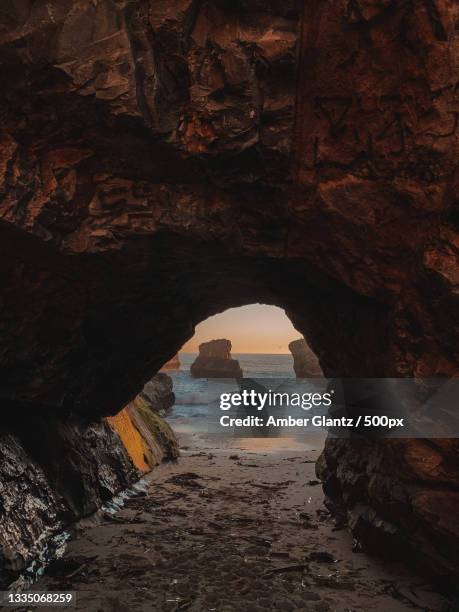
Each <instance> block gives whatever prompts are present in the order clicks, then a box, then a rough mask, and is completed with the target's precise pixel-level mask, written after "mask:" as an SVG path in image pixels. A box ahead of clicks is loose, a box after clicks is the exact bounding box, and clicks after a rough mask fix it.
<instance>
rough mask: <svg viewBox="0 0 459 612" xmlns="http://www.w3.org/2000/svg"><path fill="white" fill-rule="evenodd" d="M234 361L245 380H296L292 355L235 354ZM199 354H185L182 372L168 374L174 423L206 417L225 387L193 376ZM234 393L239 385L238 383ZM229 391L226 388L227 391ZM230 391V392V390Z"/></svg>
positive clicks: (171, 418)
mask: <svg viewBox="0 0 459 612" xmlns="http://www.w3.org/2000/svg"><path fill="white" fill-rule="evenodd" d="M232 356H233V359H237V360H238V361H239V365H240V366H241V368H242V371H243V373H244V377H245V378H255V379H273V378H276V379H295V373H294V370H293V358H292V356H291V355H262V354H245V353H240V354H237V353H233V355H232ZM196 357H197V355H196V354H193V353H181V354H180V364H181V369H180V370H177V371H172V372H168V375H169V376H170V377H171V378H172V380H173V382H174V393H175V398H176V399H175V406H174V409H173V412H172V414H171V416H170V420H171V422H172V424H173V420H174V418H179V417H182V418H183V417H185V418H188V419H193V418H199V417H201V418H206V417H207V415H208V410H209V405H210V404H211V403H212V402H213V401H215V397H216V395H217V394H218V393H219V392H220V391H221V386H219V385H217V384H214V383H212V381H210V382H209V381H208V380H207V379H202V378H193V377H192V376H191V375H190V366H191V364H192V363H193V361H194V360H195V359H196ZM233 387H234V391H237V386H236V385H235V384H234V385H233ZM225 390H226V389H225ZM228 390H229V389H228Z"/></svg>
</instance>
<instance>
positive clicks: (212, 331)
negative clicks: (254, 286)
mask: <svg viewBox="0 0 459 612" xmlns="http://www.w3.org/2000/svg"><path fill="white" fill-rule="evenodd" d="M301 337H302V336H301V334H300V333H299V332H298V331H296V329H295V328H294V327H293V325H292V324H291V322H290V320H289V319H288V318H287V315H286V314H285V312H284V311H283V310H282V309H281V308H277V307H276V306H266V305H264V304H251V305H250V306H242V307H241V308H230V309H229V310H226V311H225V312H223V313H221V314H218V315H215V316H214V317H210V318H209V319H207V320H206V321H203V322H202V323H200V324H199V325H198V326H197V327H196V333H195V335H194V336H193V338H192V339H191V340H190V341H189V342H187V343H186V344H185V345H184V346H183V348H182V349H181V352H184V353H197V352H198V347H199V345H200V344H201V342H207V341H208V340H216V339H217V338H227V339H228V340H231V342H232V344H233V348H232V352H233V353H289V350H288V344H289V342H291V341H292V340H297V339H298V338H301Z"/></svg>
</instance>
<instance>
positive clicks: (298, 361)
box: [288, 338, 324, 378]
mask: <svg viewBox="0 0 459 612" xmlns="http://www.w3.org/2000/svg"><path fill="white" fill-rule="evenodd" d="M288 348H289V349H290V352H291V353H292V355H293V369H294V370H295V374H296V377H297V378H319V377H323V375H324V374H323V372H322V368H321V367H320V364H319V360H318V359H317V357H316V356H315V354H314V353H313V352H312V351H311V349H310V348H309V345H308V344H307V342H306V340H305V339H304V338H301V339H299V340H294V341H293V342H290V344H289V345H288Z"/></svg>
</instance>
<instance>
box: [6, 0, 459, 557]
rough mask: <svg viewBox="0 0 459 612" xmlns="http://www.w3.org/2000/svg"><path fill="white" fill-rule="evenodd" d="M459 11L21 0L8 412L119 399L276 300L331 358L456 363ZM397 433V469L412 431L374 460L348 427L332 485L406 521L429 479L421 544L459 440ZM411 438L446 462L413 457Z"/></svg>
mask: <svg viewBox="0 0 459 612" xmlns="http://www.w3.org/2000/svg"><path fill="white" fill-rule="evenodd" d="M297 7H298V8H297ZM458 13H459V10H458V7H457V3H456V2H455V1H454V0H419V1H411V0H408V1H406V0H333V1H324V2H306V1H305V2H300V3H296V2H295V3H294V2H293V1H290V0H287V1H286V0H282V1H280V0H269V1H265V2H260V1H259V0H240V1H238V2H234V1H232V0H214V1H212V2H210V1H202V2H198V1H193V0H174V1H171V0H155V1H153V0H151V1H150V0H138V1H136V2H129V3H124V2H112V1H111V0H98V1H92V0H78V1H70V0H46V1H45V0H36V1H35V2H31V1H29V0H16V1H15V2H3V3H2V6H1V8H0V56H1V63H0V75H1V78H2V83H3V84H4V87H3V89H2V93H1V95H0V116H1V118H2V122H1V123H2V133H1V137H0V220H1V221H0V256H1V258H2V269H1V272H0V274H1V279H0V280H1V283H0V286H1V302H0V304H1V309H2V316H1V318H0V346H1V351H0V368H1V379H2V383H1V387H0V391H1V401H2V409H3V410H4V411H6V412H8V411H9V412H14V411H17V410H21V412H25V411H30V412H31V413H33V414H37V415H42V418H43V420H45V419H46V418H48V415H49V414H50V413H54V414H56V413H57V414H59V415H60V417H62V418H68V417H70V416H71V415H72V414H79V415H95V414H97V413H98V414H114V413H116V412H117V411H118V410H119V409H120V408H121V407H122V406H124V405H126V403H128V402H129V401H131V400H132V399H133V398H134V397H135V396H136V395H137V394H138V393H139V392H140V391H141V389H142V387H143V385H144V384H145V383H146V382H147V381H148V380H149V379H150V378H151V376H152V375H154V374H155V372H156V371H157V370H158V369H159V368H160V367H161V366H162V365H163V364H164V363H165V362H166V361H167V360H169V359H170V358H171V357H172V356H173V355H174V354H175V353H176V352H177V350H179V348H180V347H181V346H182V344H183V343H184V342H185V341H186V340H187V339H189V338H190V337H191V335H192V334H193V330H194V327H195V325H196V324H197V323H199V322H200V321H202V320H203V319H205V318H206V317H208V316H209V315H212V314H215V313H217V312H220V311H222V310H224V309H225V308H228V307H233V306H238V305H242V304H247V303H253V302H265V303H270V304H276V305H279V306H281V307H283V308H285V309H286V311H287V312H288V314H289V316H290V317H291V318H292V321H293V322H294V324H295V326H296V327H297V329H298V330H299V331H300V333H301V334H303V335H304V336H305V338H306V339H307V341H308V343H309V344H310V346H311V347H312V349H313V350H314V352H315V353H316V354H317V355H318V357H319V359H320V363H321V366H322V368H323V370H324V373H325V375H326V376H329V377H333V376H338V377H339V376H374V375H378V376H385V375H393V376H410V375H413V376H427V375H429V376H436V375H438V376H451V375H457V373H458V371H459V352H458V347H459V342H458V340H459V325H458V319H459V315H458V313H459V308H458V301H459V298H458V296H459V292H458V283H459V265H458V253H459V205H458V199H457V184H458V176H459V173H458V172H457V157H458V156H457V113H458V108H457V98H456V97H455V94H456V93H457V91H456V87H457V86H456V83H457V80H458V78H457V77H458V74H457V53H458V40H457V32H458V27H457V24H458V19H459V14H458ZM152 347H154V350H152ZM400 444H401V447H400V448H397V449H396V452H397V456H399V457H400V460H401V461H400V464H399V465H397V469H396V470H394V469H389V468H386V467H385V466H386V465H390V461H385V460H380V458H382V457H384V458H386V457H387V458H391V457H393V453H394V449H393V448H392V447H391V446H390V445H385V444H383V443H381V445H379V446H378V447H377V448H376V447H375V448H374V449H373V447H371V448H367V449H365V456H364V457H361V462H360V463H359V462H357V463H356V462H355V461H354V458H355V454H354V451H353V447H352V445H351V444H350V443H349V445H348V446H347V445H346V444H339V445H337V443H336V442H332V441H330V442H329V443H328V444H327V447H326V450H325V461H326V463H327V465H329V466H330V469H329V471H328V472H327V474H328V476H327V479H326V488H327V490H328V491H330V492H331V491H332V490H333V491H334V493H333V498H334V503H335V506H337V505H338V504H340V505H341V506H342V507H343V508H345V509H346V508H347V509H354V508H357V507H359V505H360V506H361V507H362V508H364V509H365V512H362V516H367V517H369V516H370V514H371V513H375V514H374V519H371V520H367V519H362V520H361V523H362V522H365V520H366V522H367V524H368V525H371V524H373V525H377V524H379V525H383V524H385V523H384V521H385V522H390V523H392V524H394V525H398V526H400V525H401V524H402V519H401V516H402V514H403V513H406V514H410V513H411V511H412V504H411V502H410V501H409V500H408V498H409V495H410V492H409V490H408V488H407V487H408V484H407V483H408V482H410V478H413V480H414V481H416V482H419V483H420V482H423V489H422V495H419V496H418V498H417V499H416V504H415V505H416V508H417V514H415V516H416V517H417V520H418V521H419V523H418V528H419V534H418V536H417V537H416V538H414V536H413V539H412V540H410V541H412V542H413V545H414V546H415V547H417V548H418V549H420V545H419V542H420V538H421V536H422V538H424V541H429V542H430V541H431V540H432V539H435V538H437V537H438V538H440V537H442V536H443V530H444V525H445V524H446V523H447V522H448V521H449V517H450V514H451V513H450V509H449V508H450V504H452V503H453V502H454V500H455V499H456V495H457V478H456V475H457V472H456V469H457V461H458V459H457V457H458V447H457V443H453V442H451V443H450V444H448V445H442V446H438V445H435V444H433V443H432V444H427V443H422V442H420V441H418V442H415V443H412V445H411V446H410V445H408V443H407V444H406V446H404V445H403V444H402V443H400ZM412 446H414V447H415V448H416V452H414V451H413V450H411V451H410V453H412V454H414V455H416V456H418V457H419V461H418V469H420V467H419V466H422V465H424V466H429V465H437V466H438V470H439V472H441V473H442V474H444V475H445V476H444V479H443V480H441V479H440V480H439V481H438V483H437V482H436V481H435V479H426V480H422V478H421V475H419V474H418V473H417V472H416V471H414V476H411V474H412V472H411V471H410V468H409V466H407V465H406V464H405V462H403V461H402V458H403V457H404V456H405V454H406V453H407V452H408V449H409V448H412ZM338 454H339V456H340V462H339V466H338V464H336V463H335V457H336V456H337V455H338ZM376 463H378V465H379V466H380V467H379V469H380V474H382V476H381V477H380V478H379V479H378V478H377V479H375V480H374V481H373V480H372V478H371V477H370V478H368V479H367V478H366V477H364V476H363V473H364V471H365V473H368V474H371V473H372V470H376V468H375V467H374V466H375V464H376ZM338 467H339V469H338ZM381 478H382V479H383V481H384V482H385V483H386V484H387V486H386V487H382V486H378V487H373V482H375V483H380V482H382V481H381ZM332 483H335V484H336V485H337V486H336V487H335V486H332ZM352 483H361V486H360V485H359V486H354V485H353V484H352ZM370 489H371V491H370ZM389 490H390V491H398V492H399V493H397V495H398V498H399V501H398V504H389V503H386V502H387V501H388V499H389V498H390V496H389ZM439 495H440V496H443V497H442V499H443V502H444V503H442V504H441V505H438V504H437V503H436V502H437V500H438V499H439ZM433 508H435V512H434V511H433ZM421 515H422V517H423V518H422V520H421V518H420V517H421ZM451 529H453V531H452V533H450V534H449V538H450V542H451V545H453V542H454V543H457V542H458V541H459V533H458V531H457V529H456V530H455V529H454V528H453V527H451ZM361 531H362V530H361ZM380 531H382V532H384V529H381V530H380ZM410 533H411V532H410ZM430 558H431V557H430ZM433 565H435V563H433ZM437 567H440V569H442V567H443V566H442V565H441V564H440V565H437Z"/></svg>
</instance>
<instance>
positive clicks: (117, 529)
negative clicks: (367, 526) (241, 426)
mask: <svg viewBox="0 0 459 612" xmlns="http://www.w3.org/2000/svg"><path fill="white" fill-rule="evenodd" d="M268 443H269V444H268ZM181 444H182V456H181V458H180V460H179V461H178V462H177V463H175V464H164V465H162V466H160V467H159V468H157V469H155V470H154V471H153V472H152V473H151V474H150V475H149V476H148V477H147V478H146V482H147V487H146V492H145V493H142V492H141V493H139V494H137V496H136V497H133V498H131V499H130V500H128V502H127V504H126V506H125V507H124V508H123V509H122V510H121V511H119V512H118V513H117V514H116V515H114V516H111V515H109V514H107V513H105V514H103V515H101V514H100V513H99V514H98V515H97V516H95V517H93V518H92V519H90V520H86V521H83V522H82V524H81V526H80V528H79V529H78V530H77V532H76V533H75V536H74V538H73V539H72V541H71V542H70V544H69V546H68V549H67V552H66V554H65V556H64V558H63V559H61V560H58V561H57V562H55V563H54V564H53V565H52V566H50V567H49V569H48V571H47V574H46V575H45V576H44V577H43V578H42V579H41V580H40V582H39V583H38V584H36V585H35V587H34V590H53V591H69V590H72V591H76V592H77V606H76V609H77V610H84V611H86V612H93V611H94V612H96V611H103V612H125V611H128V610H129V611H130V610H139V611H161V612H163V611H164V612H169V611H171V612H172V611H176V610H177V611H179V610H188V611H192V612H204V611H218V612H230V611H236V610H237V611H243V612H252V611H253V612H258V611H259V612H261V611H266V610H283V611H285V612H288V611H296V610H301V611H308V610H312V611H316V612H323V611H328V610H337V611H345V610H346V611H351V610H352V611H354V610H355V611H357V610H365V611H366V610H375V611H384V612H398V611H402V610H415V609H418V610H432V611H437V610H438V611H440V610H442V611H446V610H454V609H456V610H457V609H458V608H456V607H455V605H454V604H451V602H448V601H447V600H446V599H444V598H443V597H442V596H440V595H438V594H436V593H434V592H433V591H432V589H431V587H430V585H429V584H428V583H427V582H426V580H425V579H424V578H422V577H420V576H417V575H415V574H412V573H411V572H409V571H407V570H405V569H404V568H403V567H402V566H400V565H396V564H387V563H386V564H384V563H383V562H381V561H379V560H376V559H373V558H371V557H369V556H367V555H366V554H365V553H362V552H352V538H351V536H350V535H349V533H348V532H347V531H346V530H343V529H336V527H335V524H334V521H333V519H332V518H331V517H330V515H329V513H328V512H327V510H326V509H325V507H324V505H323V493H322V487H321V486H320V485H319V483H317V480H316V477H315V474H314V465H315V461H316V459H317V457H318V455H319V453H320V447H321V446H320V444H321V443H320V441H319V442H318V444H316V445H313V446H312V447H310V448H309V450H307V451H304V450H301V452H298V450H297V449H294V450H292V449H291V448H288V446H286V445H282V444H281V445H279V444H278V442H273V441H270V440H267V441H266V440H265V441H262V440H255V441H247V440H246V441H242V442H239V443H236V444H235V446H233V447H232V448H221V447H219V446H218V445H217V444H214V443H212V442H211V441H210V440H209V439H205V438H204V437H202V436H199V435H197V434H195V435H191V436H190V435H188V436H185V437H184V436H182V437H181ZM314 446H315V447H316V448H314ZM42 609H43V608H42ZM53 609H55V608H53Z"/></svg>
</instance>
